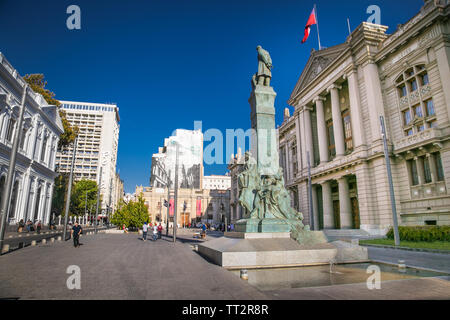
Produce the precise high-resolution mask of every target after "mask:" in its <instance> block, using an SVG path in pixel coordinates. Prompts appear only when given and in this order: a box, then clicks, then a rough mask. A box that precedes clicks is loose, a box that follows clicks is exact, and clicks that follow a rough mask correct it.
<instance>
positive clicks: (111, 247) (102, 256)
mask: <svg viewBox="0 0 450 320" xmlns="http://www.w3.org/2000/svg"><path fill="white" fill-rule="evenodd" d="M217 236H220V234H219V233H217V234H212V235H209V236H208V238H210V239H211V238H212V237H217ZM197 241H199V240H195V239H192V236H191V235H190V236H189V235H188V234H186V235H179V237H178V242H177V243H175V244H174V243H173V242H172V239H171V238H167V239H166V238H165V237H164V236H163V239H160V240H158V241H157V242H152V241H146V242H144V241H142V240H140V236H139V235H137V234H135V233H134V234H133V233H130V234H97V235H88V236H84V237H82V238H81V243H83V245H82V246H81V247H80V248H74V247H73V246H72V242H71V241H67V242H64V243H62V242H57V243H53V244H46V245H39V246H36V247H26V248H23V249H20V250H16V251H13V252H10V253H8V254H5V255H2V256H0V298H2V299H5V298H7V299H139V300H141V299H156V300H163V299H164V300H165V299H174V300H199V299H201V300H211V299H212V300H267V299H403V298H405V299H450V282H449V281H447V280H446V279H445V278H444V279H440V278H427V279H412V280H402V281H389V282H383V285H382V289H381V290H368V289H367V287H366V285H365V284H364V283H362V284H350V285H338V286H328V287H318V288H299V289H283V290H275V291H264V292H263V291H261V290H258V289H257V288H255V287H253V286H251V285H250V284H248V283H247V282H245V281H243V280H240V279H239V277H237V276H235V275H233V274H232V273H231V272H229V271H227V270H225V269H222V268H220V267H218V266H215V265H213V264H211V263H209V262H208V261H206V260H204V259H203V258H202V257H201V256H199V255H198V254H197V253H196V252H195V251H194V250H193V249H192V246H193V245H195V243H196V242H197ZM383 250H384V249H383ZM370 252H371V258H372V259H376V258H377V257H378V258H380V260H381V257H383V258H384V259H385V260H387V257H386V255H385V256H382V255H381V254H380V253H379V252H376V250H375V251H374V250H372V249H370ZM386 252H388V251H386ZM408 254H409V255H410V256H409V258H405V259H406V260H408V261H413V260H412V259H413V258H412V257H413V255H415V254H417V253H414V252H408ZM447 257H449V256H448V255H447ZM443 258H445V257H443ZM421 259H423V258H421ZM436 259H440V258H436ZM447 260H448V259H447ZM424 261H425V260H424ZM432 262H433V263H435V262H434V260H433V261H432ZM414 263H416V262H414ZM440 263H442V266H443V267H444V268H448V263H449V262H448V261H447V266H444V264H445V262H444V260H442V261H441V262H440ZM71 265H77V266H79V267H80V270H81V289H80V290H76V289H75V290H69V289H68V288H67V286H66V281H67V279H68V277H69V276H70V274H67V273H66V270H67V267H69V266H71ZM447 279H448V278H447ZM418 289H421V290H418Z"/></svg>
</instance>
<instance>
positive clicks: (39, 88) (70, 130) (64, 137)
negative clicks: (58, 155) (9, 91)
mask: <svg viewBox="0 0 450 320" xmlns="http://www.w3.org/2000/svg"><path fill="white" fill-rule="evenodd" d="M23 79H24V80H25V81H26V82H27V83H28V84H29V85H30V88H31V89H32V90H33V91H34V92H36V93H39V94H41V95H42V96H43V97H44V99H45V101H46V102H47V103H48V104H49V105H54V106H57V107H59V106H60V105H61V102H59V101H58V100H56V99H55V94H54V93H53V92H52V91H50V90H48V89H46V88H45V86H46V85H47V81H45V78H44V75H43V74H41V73H37V74H27V75H25V77H23ZM59 115H60V117H61V120H62V124H63V128H64V132H63V133H62V134H61V136H60V139H59V144H58V148H59V149H60V150H61V148H63V147H64V146H67V145H69V144H71V143H73V142H74V141H75V137H76V136H77V134H78V127H76V126H72V125H71V124H70V122H69V121H68V120H67V118H66V113H65V112H64V111H63V110H61V109H60V110H59Z"/></svg>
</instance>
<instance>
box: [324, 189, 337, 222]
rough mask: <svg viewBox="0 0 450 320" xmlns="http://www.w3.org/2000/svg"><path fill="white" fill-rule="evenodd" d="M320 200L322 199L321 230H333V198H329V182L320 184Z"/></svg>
mask: <svg viewBox="0 0 450 320" xmlns="http://www.w3.org/2000/svg"><path fill="white" fill-rule="evenodd" d="M322 198H323V201H322V203H323V228H324V229H334V228H335V226H334V213H333V198H332V196H331V182H330V181H326V182H324V183H322Z"/></svg>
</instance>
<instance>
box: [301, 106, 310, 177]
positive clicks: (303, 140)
mask: <svg viewBox="0 0 450 320" xmlns="http://www.w3.org/2000/svg"><path fill="white" fill-rule="evenodd" d="M304 119H305V113H304V111H303V110H302V111H300V113H299V124H300V141H301V144H302V156H301V158H302V169H306V168H308V163H307V159H306V139H305V121H304Z"/></svg>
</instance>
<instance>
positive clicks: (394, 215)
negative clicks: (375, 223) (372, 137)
mask: <svg viewBox="0 0 450 320" xmlns="http://www.w3.org/2000/svg"><path fill="white" fill-rule="evenodd" d="M380 123H381V137H382V138H383V146H384V158H385V160H386V170H387V176H388V181H389V193H390V196H391V207H392V222H393V224H394V241H395V245H396V246H399V245H400V237H399V234H398V221H397V206H396V205H395V194H394V183H393V182H392V172H391V160H390V159H389V150H388V145H387V138H386V127H385V125H384V118H383V116H380Z"/></svg>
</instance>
